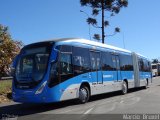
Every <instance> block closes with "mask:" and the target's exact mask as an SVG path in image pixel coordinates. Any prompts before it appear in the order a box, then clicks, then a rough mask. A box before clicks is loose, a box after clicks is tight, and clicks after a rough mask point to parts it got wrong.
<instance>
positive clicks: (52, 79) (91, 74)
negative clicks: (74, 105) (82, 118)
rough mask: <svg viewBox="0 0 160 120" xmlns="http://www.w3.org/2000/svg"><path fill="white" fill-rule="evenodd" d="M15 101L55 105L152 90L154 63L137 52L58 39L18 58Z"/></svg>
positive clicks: (30, 47) (25, 50)
mask: <svg viewBox="0 0 160 120" xmlns="http://www.w3.org/2000/svg"><path fill="white" fill-rule="evenodd" d="M14 67H15V72H14V75H13V78H14V79H13V85H12V90H13V93H12V96H13V100H14V101H16V102H22V103H50V102H58V101H64V100H69V99H77V98H78V99H79V101H80V102H81V103H85V102H87V101H88V100H89V98H90V96H93V95H97V94H102V93H108V92H113V91H122V94H126V93H127V91H128V89H130V88H136V87H141V86H144V87H147V86H148V85H149V84H150V83H151V79H152V75H151V63H150V61H149V60H148V59H147V58H146V57H144V56H142V55H140V54H136V53H134V52H131V51H128V50H125V49H121V48H118V47H114V46H110V45H106V44H101V43H98V42H94V41H90V40H85V39H73V38H72V39H58V40H51V41H44V42H37V43H33V44H30V45H26V46H25V47H24V48H22V50H21V52H20V54H19V55H18V56H17V57H16V60H15V63H14Z"/></svg>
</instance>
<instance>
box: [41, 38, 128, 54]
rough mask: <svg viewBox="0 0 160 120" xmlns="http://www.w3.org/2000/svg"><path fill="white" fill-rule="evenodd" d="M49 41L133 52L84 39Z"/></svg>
mask: <svg viewBox="0 0 160 120" xmlns="http://www.w3.org/2000/svg"><path fill="white" fill-rule="evenodd" d="M47 41H48V42H59V43H72V45H74V43H80V44H87V45H93V46H97V47H104V48H108V49H112V50H117V51H122V52H127V53H131V51H129V50H126V49H122V48H118V47H115V46H112V45H107V44H102V43H100V42H95V41H92V40H86V39H82V38H62V39H52V40H47ZM43 42H46V41H43Z"/></svg>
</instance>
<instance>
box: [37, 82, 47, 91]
mask: <svg viewBox="0 0 160 120" xmlns="http://www.w3.org/2000/svg"><path fill="white" fill-rule="evenodd" d="M46 83H47V81H45V82H44V83H43V84H42V85H41V86H40V88H38V90H37V91H36V93H35V94H40V93H42V91H43V89H44V87H45V86H46Z"/></svg>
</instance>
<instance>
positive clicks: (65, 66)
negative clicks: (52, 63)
mask: <svg viewBox="0 0 160 120" xmlns="http://www.w3.org/2000/svg"><path fill="white" fill-rule="evenodd" d="M60 67H61V73H60V74H71V73H72V65H71V54H63V53H62V54H61V59H60Z"/></svg>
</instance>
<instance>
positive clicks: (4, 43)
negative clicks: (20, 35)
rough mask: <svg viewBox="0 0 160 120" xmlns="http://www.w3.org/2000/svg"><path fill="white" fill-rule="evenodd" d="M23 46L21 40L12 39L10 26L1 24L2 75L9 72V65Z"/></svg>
mask: <svg viewBox="0 0 160 120" xmlns="http://www.w3.org/2000/svg"><path fill="white" fill-rule="evenodd" d="M22 46H23V43H22V42H21V41H14V40H12V38H11V35H10V34H9V32H8V27H5V26H3V25H1V24H0V77H2V76H5V75H6V74H7V73H8V72H9V65H10V64H11V62H12V59H13V58H14V57H15V56H16V55H17V54H18V53H19V51H20V49H21V48H22Z"/></svg>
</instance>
